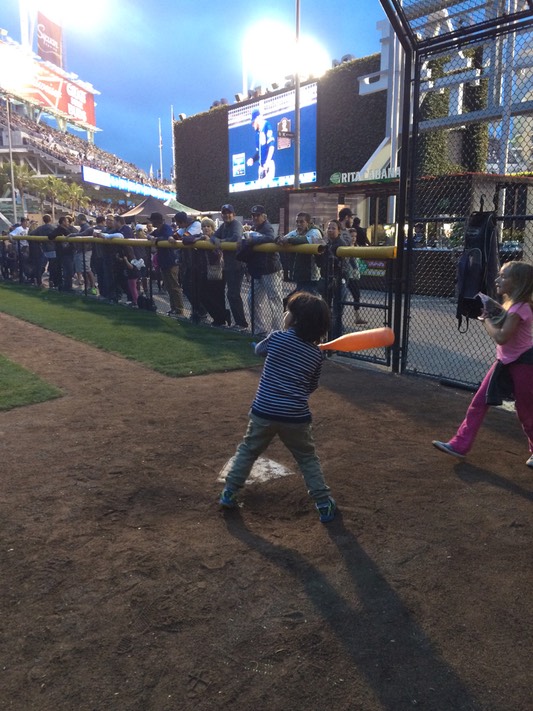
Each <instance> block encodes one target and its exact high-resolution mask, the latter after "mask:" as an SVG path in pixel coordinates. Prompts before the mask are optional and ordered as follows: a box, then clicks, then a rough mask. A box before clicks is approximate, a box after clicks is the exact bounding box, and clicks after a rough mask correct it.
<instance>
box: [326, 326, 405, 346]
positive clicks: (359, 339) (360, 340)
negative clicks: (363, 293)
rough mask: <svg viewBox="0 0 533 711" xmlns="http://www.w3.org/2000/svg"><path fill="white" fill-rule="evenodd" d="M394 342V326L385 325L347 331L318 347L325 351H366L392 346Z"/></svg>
mask: <svg viewBox="0 0 533 711" xmlns="http://www.w3.org/2000/svg"><path fill="white" fill-rule="evenodd" d="M393 343H394V331H393V330H392V328H388V327H384V328H371V329H369V330H368V331H356V332H355V333H345V334H344V336H339V338H335V339H334V340H333V341H328V342H327V343H320V344H319V346H318V347H319V348H320V349H321V350H323V351H365V350H367V349H369V348H382V347H383V346H392V344H393Z"/></svg>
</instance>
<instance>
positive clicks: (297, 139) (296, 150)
mask: <svg viewBox="0 0 533 711" xmlns="http://www.w3.org/2000/svg"><path fill="white" fill-rule="evenodd" d="M299 42H300V0H296V51H295V64H296V66H295V67H294V187H295V188H299V187H300V68H299V66H298V65H299V61H300V56H299V49H300V48H299Z"/></svg>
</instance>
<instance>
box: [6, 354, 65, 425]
mask: <svg viewBox="0 0 533 711" xmlns="http://www.w3.org/2000/svg"><path fill="white" fill-rule="evenodd" d="M62 394H63V393H62V392H61V390H59V388H56V387H54V386H53V385H49V384H48V383H45V382H44V380H41V379H40V378H39V377H38V376H37V375H35V373H30V371H29V370H26V369H25V368H22V366H20V365H17V364H16V363H13V362H12V361H10V360H8V359H7V358H4V356H2V355H0V411H5V410H12V409H13V408H14V407H21V406H22V405H33V404H35V403H37V402H46V400H52V399H54V398H56V397H61V396H62Z"/></svg>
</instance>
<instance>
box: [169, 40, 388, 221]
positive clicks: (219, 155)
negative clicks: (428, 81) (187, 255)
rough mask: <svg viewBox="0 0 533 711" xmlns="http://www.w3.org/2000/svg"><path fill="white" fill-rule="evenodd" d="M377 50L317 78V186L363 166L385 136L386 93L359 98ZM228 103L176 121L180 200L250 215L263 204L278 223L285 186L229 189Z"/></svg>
mask: <svg viewBox="0 0 533 711" xmlns="http://www.w3.org/2000/svg"><path fill="white" fill-rule="evenodd" d="M379 66H380V56H379V54H376V55H372V56H371V57H365V58H363V59H356V60H353V61H351V62H344V63H343V64H341V65H340V66H339V67H336V68H335V69H331V70H330V71H329V72H327V74H326V75H325V76H324V77H322V78H321V79H320V80H319V81H318V88H317V153H318V155H317V183H316V186H317V187H323V186H326V185H329V184H330V182H329V178H330V176H331V175H332V174H333V173H335V172H338V171H354V170H358V169H359V168H362V167H363V165H364V164H365V163H366V161H367V160H368V158H369V157H370V156H371V155H372V153H373V152H374V150H375V149H376V148H377V147H378V146H379V144H380V143H381V141H382V140H383V136H384V134H385V113H386V100H387V98H386V92H385V91H380V92H377V93H376V94H370V95H369V96H359V84H358V81H357V80H358V78H359V77H361V76H363V75H366V74H371V73H373V72H377V71H379ZM228 108H229V107H228V106H219V107H216V108H213V109H211V110H210V111H206V112H204V113H201V114H197V115H195V116H191V117H190V118H187V119H185V120H184V121H177V122H176V123H175V124H174V146H175V165H176V185H177V192H178V200H180V201H181V202H183V203H184V204H185V205H189V206H190V207H193V208H196V209H199V210H218V209H219V208H220V206H221V205H223V204H224V203H226V202H231V204H232V205H234V207H235V210H236V212H237V214H239V215H243V216H245V217H248V216H249V214H250V208H251V207H252V205H255V204H258V203H259V204H261V205H264V206H265V208H266V210H267V214H269V215H270V217H271V218H272V221H274V222H276V221H277V219H278V216H279V210H280V208H282V207H284V206H285V203H286V190H287V189H286V188H285V189H284V188H267V189H263V190H250V191H247V192H244V193H232V194H231V195H230V194H229V193H228V182H229V178H228V164H229V156H228V151H229V147H228Z"/></svg>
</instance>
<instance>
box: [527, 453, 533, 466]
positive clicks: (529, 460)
mask: <svg viewBox="0 0 533 711" xmlns="http://www.w3.org/2000/svg"><path fill="white" fill-rule="evenodd" d="M526 467H531V468H532V469H533V454H532V455H531V457H530V458H529V459H528V460H527V462H526Z"/></svg>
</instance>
